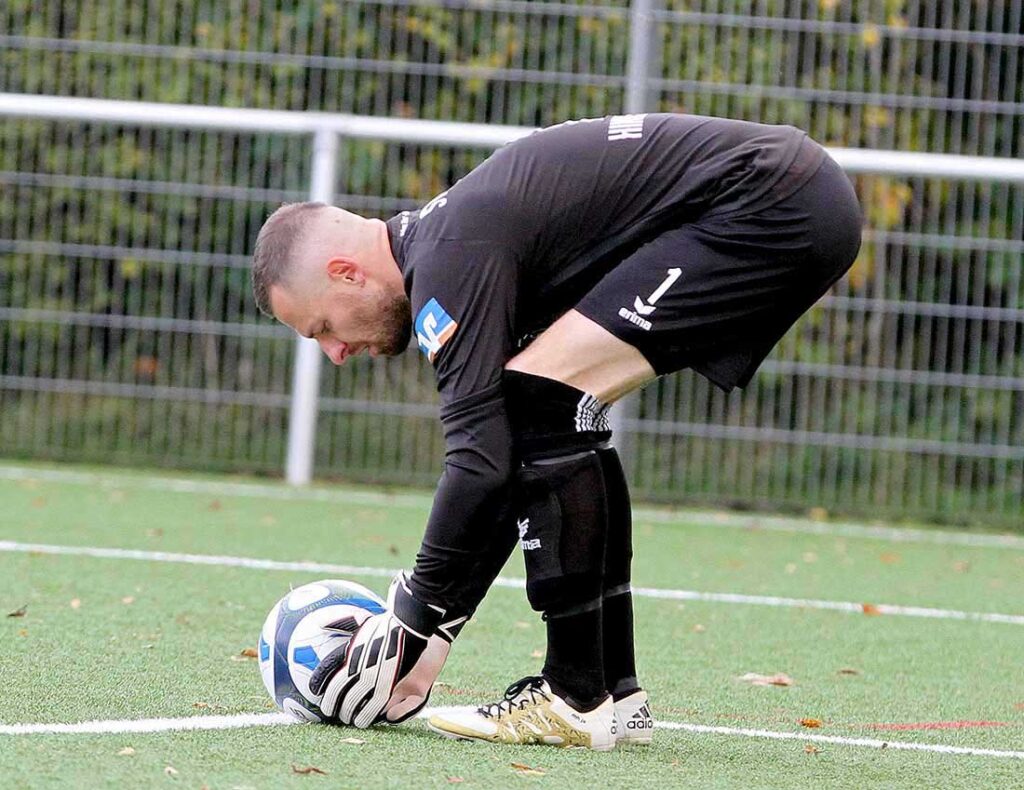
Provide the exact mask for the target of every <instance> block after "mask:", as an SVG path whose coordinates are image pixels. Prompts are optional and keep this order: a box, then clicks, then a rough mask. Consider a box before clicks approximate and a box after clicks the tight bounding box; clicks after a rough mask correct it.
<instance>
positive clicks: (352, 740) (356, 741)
mask: <svg viewBox="0 0 1024 790" xmlns="http://www.w3.org/2000/svg"><path fill="white" fill-rule="evenodd" d="M340 743H350V744H352V745H353V746H362V745H363V744H364V743H366V741H364V740H363V739H362V738H352V737H348V738H342V739H341V741H340Z"/></svg>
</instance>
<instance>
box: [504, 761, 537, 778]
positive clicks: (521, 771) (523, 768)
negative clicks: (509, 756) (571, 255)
mask: <svg viewBox="0 0 1024 790" xmlns="http://www.w3.org/2000/svg"><path fill="white" fill-rule="evenodd" d="M509 765H511V766H512V768H513V770H514V771H515V772H516V773H517V774H518V775H519V776H544V769H543V768H532V767H530V766H529V765H525V764H523V763H509Z"/></svg>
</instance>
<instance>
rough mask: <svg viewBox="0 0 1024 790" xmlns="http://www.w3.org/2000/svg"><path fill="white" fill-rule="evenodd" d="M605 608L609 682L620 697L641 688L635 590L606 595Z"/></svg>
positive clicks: (615, 694) (615, 695) (605, 651)
mask: <svg viewBox="0 0 1024 790" xmlns="http://www.w3.org/2000/svg"><path fill="white" fill-rule="evenodd" d="M602 612H603V615H604V621H603V623H602V629H601V630H602V632H603V635H604V645H603V647H604V651H603V652H604V677H605V684H606V685H607V687H608V691H610V692H611V693H612V696H613V697H614V698H615V700H616V701H617V700H620V699H622V698H623V697H628V696H629V695H630V694H632V693H633V692H634V691H637V690H638V689H639V688H640V683H639V681H637V679H636V656H635V655H634V653H633V595H632V593H628V592H625V593H621V594H620V595H613V596H612V597H611V598H605V600H604V605H603V606H602Z"/></svg>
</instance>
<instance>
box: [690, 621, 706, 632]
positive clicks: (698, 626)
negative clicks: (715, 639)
mask: <svg viewBox="0 0 1024 790" xmlns="http://www.w3.org/2000/svg"><path fill="white" fill-rule="evenodd" d="M707 630H708V629H707V628H705V627H704V626H703V625H701V624H700V623H697V624H696V625H695V626H694V627H693V633H695V634H703V633H704V632H705V631H707Z"/></svg>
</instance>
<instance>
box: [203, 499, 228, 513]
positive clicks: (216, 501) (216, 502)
mask: <svg viewBox="0 0 1024 790" xmlns="http://www.w3.org/2000/svg"><path fill="white" fill-rule="evenodd" d="M222 507H224V506H223V505H222V504H221V503H220V500H219V499H214V500H213V501H212V502H210V504H209V505H207V506H206V509H207V510H210V511H213V512H214V513H216V512H217V511H218V510H220V509H221V508H222Z"/></svg>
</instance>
